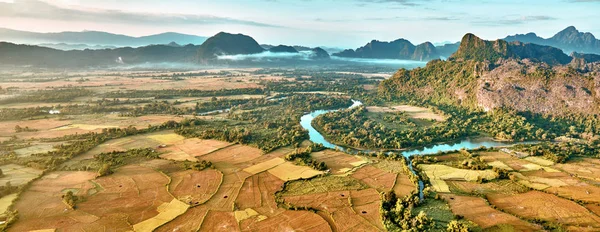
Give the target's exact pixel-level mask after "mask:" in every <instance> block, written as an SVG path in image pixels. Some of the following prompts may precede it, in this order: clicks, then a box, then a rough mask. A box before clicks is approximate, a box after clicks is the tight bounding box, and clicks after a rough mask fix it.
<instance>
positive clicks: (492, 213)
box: [442, 194, 541, 231]
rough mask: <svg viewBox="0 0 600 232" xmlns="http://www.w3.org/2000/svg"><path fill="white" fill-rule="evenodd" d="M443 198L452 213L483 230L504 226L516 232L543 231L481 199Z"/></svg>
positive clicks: (444, 196) (451, 196) (448, 195)
mask: <svg viewBox="0 0 600 232" xmlns="http://www.w3.org/2000/svg"><path fill="white" fill-rule="evenodd" d="M442 197H443V198H444V200H446V201H447V202H448V204H449V205H450V209H451V210H452V213H454V214H456V215H461V216H464V217H465V218H466V219H469V220H470V221H472V222H474V223H475V224H477V225H479V226H480V227H481V228H482V229H487V228H491V227H494V226H500V225H503V224H510V225H512V227H513V228H514V229H515V230H516V231H536V230H540V229H541V228H539V227H538V226H536V225H533V224H531V223H528V222H526V221H523V220H521V219H519V218H517V217H515V216H512V215H510V214H507V213H503V212H501V211H498V210H496V209H493V208H492V207H491V206H489V205H488V204H487V203H486V202H485V200H483V199H481V198H479V197H470V196H458V195H454V194H442Z"/></svg>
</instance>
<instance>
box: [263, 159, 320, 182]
mask: <svg viewBox="0 0 600 232" xmlns="http://www.w3.org/2000/svg"><path fill="white" fill-rule="evenodd" d="M268 172H269V173H271V174H273V175H274V176H276V177H277V178H279V179H281V180H285V181H289V180H298V179H309V178H312V177H314V176H317V175H321V174H323V173H324V172H322V171H317V170H314V169H312V168H310V167H307V166H300V165H295V164H293V163H291V162H285V163H282V164H280V165H277V166H276V167H274V168H271V169H269V170H268Z"/></svg>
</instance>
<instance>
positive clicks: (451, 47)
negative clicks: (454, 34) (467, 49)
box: [435, 42, 460, 58]
mask: <svg viewBox="0 0 600 232" xmlns="http://www.w3.org/2000/svg"><path fill="white" fill-rule="evenodd" d="M459 46H460V42H456V43H449V44H444V45H439V46H435V49H436V50H437V52H438V53H439V54H440V56H443V57H445V58H448V57H450V56H451V55H452V54H453V53H455V52H456V51H457V50H458V47H459Z"/></svg>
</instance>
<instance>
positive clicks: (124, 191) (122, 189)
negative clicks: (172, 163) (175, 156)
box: [78, 165, 173, 225]
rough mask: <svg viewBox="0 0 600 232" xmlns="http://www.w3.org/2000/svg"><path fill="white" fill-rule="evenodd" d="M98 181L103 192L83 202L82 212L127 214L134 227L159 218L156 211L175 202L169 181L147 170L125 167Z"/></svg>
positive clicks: (145, 168)
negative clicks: (149, 219) (155, 217)
mask: <svg viewBox="0 0 600 232" xmlns="http://www.w3.org/2000/svg"><path fill="white" fill-rule="evenodd" d="M95 182H96V183H98V185H100V187H101V188H102V190H101V191H99V192H98V193H96V194H95V195H94V196H93V197H89V198H87V200H86V201H85V202H82V203H80V204H79V205H78V210H81V211H85V212H88V213H90V214H94V215H97V216H99V217H105V216H110V215H115V216H116V215H124V216H126V218H127V219H128V220H127V221H128V222H129V223H130V224H132V225H133V224H137V223H139V222H141V221H144V220H146V219H148V218H151V217H154V216H156V215H157V214H158V212H157V211H156V208H157V207H158V206H160V205H161V204H163V203H168V202H171V200H172V199H173V197H172V196H171V195H170V194H169V192H167V189H166V187H165V186H166V185H167V184H168V183H169V179H168V178H167V177H166V176H165V175H164V174H161V173H160V172H157V171H155V170H153V169H150V168H147V167H141V166H137V165H129V166H124V167H122V168H120V169H118V170H117V171H116V172H115V173H114V174H111V175H109V176H106V177H101V178H98V179H97V180H96V181H95Z"/></svg>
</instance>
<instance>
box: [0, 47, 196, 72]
mask: <svg viewBox="0 0 600 232" xmlns="http://www.w3.org/2000/svg"><path fill="white" fill-rule="evenodd" d="M198 48H199V46H196V45H186V46H183V47H173V46H168V45H151V46H145V47H139V48H131V47H125V48H117V49H101V50H73V51H62V50H57V49H52V48H46V47H40V46H33V45H19V44H13V43H6V42H0V54H2V55H0V63H2V64H6V65H19V66H22V65H31V66H39V67H61V68H82V67H92V66H94V67H95V66H104V65H120V64H140V63H160V62H170V63H195V62H196V54H197V50H198Z"/></svg>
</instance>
